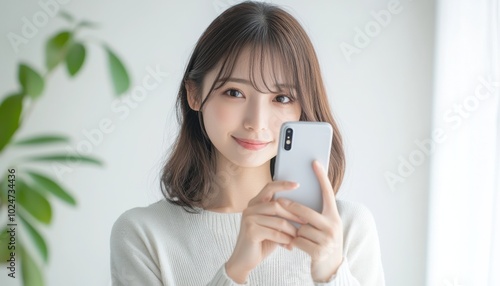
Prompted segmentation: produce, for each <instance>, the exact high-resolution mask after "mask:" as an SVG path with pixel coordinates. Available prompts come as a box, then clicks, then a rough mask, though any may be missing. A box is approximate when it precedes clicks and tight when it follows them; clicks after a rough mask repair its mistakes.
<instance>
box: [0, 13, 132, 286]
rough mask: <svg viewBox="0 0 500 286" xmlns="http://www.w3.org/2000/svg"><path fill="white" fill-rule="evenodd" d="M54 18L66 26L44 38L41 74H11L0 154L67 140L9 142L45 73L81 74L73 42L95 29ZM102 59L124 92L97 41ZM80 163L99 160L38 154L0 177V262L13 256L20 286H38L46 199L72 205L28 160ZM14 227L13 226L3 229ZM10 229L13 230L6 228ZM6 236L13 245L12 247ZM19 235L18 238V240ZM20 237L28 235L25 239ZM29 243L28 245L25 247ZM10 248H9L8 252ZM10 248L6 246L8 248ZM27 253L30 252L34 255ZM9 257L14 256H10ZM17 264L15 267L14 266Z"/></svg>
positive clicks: (120, 70) (123, 79)
mask: <svg viewBox="0 0 500 286" xmlns="http://www.w3.org/2000/svg"><path fill="white" fill-rule="evenodd" d="M60 16H62V17H63V18H65V19H66V20H67V21H68V23H69V26H70V27H69V28H68V29H65V30H62V31H60V32H58V33H57V34H55V35H54V36H52V37H51V38H49V39H48V40H47V42H46V46H45V68H46V72H45V73H44V74H43V75H41V74H40V73H39V72H38V71H36V70H35V69H34V68H32V67H30V66H29V65H27V64H26V63H20V64H19V66H18V70H17V75H18V80H19V84H20V90H19V91H16V92H13V93H11V94H9V95H7V96H6V97H5V98H4V100H3V101H2V102H1V104H0V155H2V153H5V150H6V149H7V147H12V148H34V149H37V148H39V147H41V146H43V145H52V144H61V143H69V138H68V137H67V136H64V135H57V134H38V135H35V136H31V137H29V138H19V139H17V138H16V140H15V141H13V139H14V137H15V136H14V135H15V134H16V132H18V131H19V129H20V128H21V127H22V126H23V122H24V121H25V120H26V116H27V115H28V114H29V112H28V111H29V110H26V109H25V108H24V106H25V104H26V102H27V101H29V102H30V105H29V107H28V108H29V109H32V108H33V106H34V103H35V102H36V101H37V100H39V99H40V97H41V96H42V95H43V90H44V86H45V82H46V81H47V80H48V78H49V77H50V74H51V72H52V71H53V70H54V69H56V68H57V67H58V66H60V65H64V66H65V67H66V70H67V72H68V74H69V76H70V77H75V76H76V75H77V74H78V72H79V71H80V70H81V68H82V66H83V64H84V62H85V59H86V48H85V43H84V41H83V40H81V39H79V38H78V33H79V31H80V30H81V29H86V28H94V27H96V25H95V24H94V23H91V22H88V21H79V22H77V21H76V20H75V19H74V18H73V17H72V16H71V15H69V14H68V13H65V12H61V13H60ZM101 45H102V47H103V48H104V51H105V52H106V54H107V56H108V66H109V70H110V74H111V81H112V84H113V87H114V91H115V94H116V95H117V96H119V95H122V94H123V93H124V92H126V91H127V90H128V88H129V86H130V80H129V76H128V73H127V71H126V69H125V66H124V65H123V64H122V62H121V60H120V59H119V58H118V57H117V55H116V54H115V53H114V52H113V51H112V50H111V48H109V46H108V45H106V44H104V43H102V44H101ZM68 160H69V161H70V162H81V163H86V164H91V165H102V162H101V161H100V160H99V159H96V158H93V157H89V156H82V155H79V154H70V155H68V154H65V152H63V151H61V152H60V153H52V154H40V155H35V156H29V157H23V158H18V159H16V160H13V162H11V163H10V164H9V167H8V168H7V170H6V171H5V173H2V174H1V175H2V177H1V178H0V209H1V210H2V212H1V213H2V214H4V211H3V210H4V209H6V210H7V215H8V221H7V223H6V225H5V226H3V227H0V229H1V233H0V263H3V264H5V263H7V266H6V267H7V268H8V267H9V265H10V262H9V259H12V258H11V257H14V260H15V261H14V262H15V271H16V272H15V274H14V275H15V277H16V278H17V276H18V270H17V269H19V268H20V269H21V273H22V280H23V284H24V285H30V286H42V285H44V282H43V274H42V271H41V270H40V269H41V267H40V265H39V263H37V262H36V260H37V259H36V257H37V254H38V256H39V257H41V260H42V261H43V263H45V264H46V263H48V261H49V249H48V247H47V243H46V239H45V238H44V237H43V235H41V234H40V231H39V228H40V227H41V226H44V225H49V224H50V223H51V221H52V206H51V200H52V199H54V198H55V199H59V200H61V201H63V202H65V203H67V204H69V205H72V206H76V200H75V198H74V197H73V196H72V195H71V194H70V192H68V191H67V190H66V188H65V187H63V186H62V185H60V184H59V183H57V182H56V181H55V180H54V179H52V178H51V177H50V175H48V174H43V173H41V172H39V171H35V170H33V169H29V167H27V165H28V164H29V163H32V162H42V163H43V162H45V163H49V162H67V161H68ZM9 223H10V224H15V225H9ZM19 227H21V229H23V230H25V231H26V236H24V235H22V236H21V235H18V234H16V232H18V231H19V229H18V228H19ZM13 228H14V229H15V231H14V232H13V231H12V229H13ZM12 233H13V234H14V243H15V244H12V243H11V242H12V239H11V236H12ZM21 237H23V239H21ZM24 237H29V238H30V239H29V241H30V242H28V241H26V240H25V239H24ZM28 243H31V245H32V246H33V247H31V248H30V247H27V245H28ZM12 246H14V247H15V248H12ZM9 247H10V248H9ZM30 249H35V250H36V252H38V253H37V254H35V253H32V252H33V251H32V250H30ZM12 254H14V256H12ZM19 266H20V267H19Z"/></svg>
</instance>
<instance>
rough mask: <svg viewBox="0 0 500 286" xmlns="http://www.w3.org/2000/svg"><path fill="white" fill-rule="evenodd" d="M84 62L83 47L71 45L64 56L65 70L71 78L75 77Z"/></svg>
mask: <svg viewBox="0 0 500 286" xmlns="http://www.w3.org/2000/svg"><path fill="white" fill-rule="evenodd" d="M84 61H85V46H84V45H82V44H81V43H73V44H71V46H70V47H69V50H68V54H67V55H66V68H67V69H68V72H69V74H70V75H71V76H75V75H76V74H77V73H78V71H79V70H80V68H81V67H82V65H83V62H84Z"/></svg>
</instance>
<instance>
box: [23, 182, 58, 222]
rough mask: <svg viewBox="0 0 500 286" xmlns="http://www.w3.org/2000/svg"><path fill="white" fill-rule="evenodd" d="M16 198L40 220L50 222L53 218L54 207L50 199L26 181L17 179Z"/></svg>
mask: <svg viewBox="0 0 500 286" xmlns="http://www.w3.org/2000/svg"><path fill="white" fill-rule="evenodd" d="M16 200H17V203H18V204H19V205H21V206H22V207H23V209H24V210H26V211H27V212H28V213H29V214H30V215H32V216H33V217H34V218H35V219H37V220H38V221H40V222H42V223H45V224H49V223H50V221H51V220H52V207H51V206H50V203H49V201H48V200H47V199H46V198H45V197H44V196H42V195H41V194H40V192H38V191H36V190H35V189H34V188H33V187H31V186H30V185H28V184H26V182H24V181H21V180H19V179H18V180H17V190H16Z"/></svg>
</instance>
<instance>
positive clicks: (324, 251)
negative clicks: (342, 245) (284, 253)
mask: <svg viewBox="0 0 500 286" xmlns="http://www.w3.org/2000/svg"><path fill="white" fill-rule="evenodd" d="M291 245H292V246H294V247H298V248H300V249H301V250H303V251H304V252H306V253H308V254H309V255H310V256H311V259H312V260H315V261H321V260H324V259H327V258H329V257H330V256H332V255H334V254H335V252H337V251H340V249H338V248H335V247H334V246H331V245H328V246H327V247H320V246H319V245H318V244H316V243H314V242H312V241H310V240H308V239H305V238H303V237H296V238H295V239H294V240H293V241H292V243H291Z"/></svg>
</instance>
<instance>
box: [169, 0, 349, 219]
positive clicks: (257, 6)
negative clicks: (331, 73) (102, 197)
mask: <svg viewBox="0 0 500 286" xmlns="http://www.w3.org/2000/svg"><path fill="white" fill-rule="evenodd" d="M245 47H250V53H251V54H250V58H251V59H259V60H260V62H261V65H260V68H261V69H262V68H263V62H264V57H265V56H266V55H267V57H268V58H269V59H270V60H271V62H272V63H273V66H276V68H281V70H282V71H283V74H284V75H285V79H286V80H287V81H286V82H288V83H294V85H295V86H294V88H295V91H292V90H290V92H292V93H293V92H294V93H296V94H295V97H296V98H297V100H298V102H299V103H300V105H301V108H302V112H301V115H300V121H321V122H328V123H330V124H331V125H332V127H333V139H332V149H331V155H330V166H329V170H328V178H329V179H330V182H331V183H332V187H333V190H334V192H335V193H337V191H338V190H339V188H340V185H341V183H342V179H343V176H344V170H345V156H344V150H343V145H342V138H341V136H340V132H339V129H338V127H337V125H336V123H335V121H334V119H333V116H332V113H331V111H330V105H329V103H328V97H327V95H326V91H325V87H324V84H323V80H322V77H321V71H320V67H319V63H318V59H317V57H316V53H315V51H314V48H313V46H312V43H311V41H310V39H309V37H308V36H307V34H306V32H305V31H304V29H303V28H302V27H301V25H300V24H299V23H298V22H297V20H296V19H295V18H294V17H293V16H291V15H290V14H289V13H287V12H285V11H284V10H282V9H281V8H279V7H277V6H274V5H270V4H267V3H262V2H253V1H247V2H243V3H240V4H237V5H235V6H232V7H230V8H229V9H227V10H226V11H224V12H223V13H222V14H221V15H219V16H218V17H217V18H216V19H215V20H214V21H213V22H212V23H211V24H210V26H208V28H207V29H206V30H205V32H204V33H203V34H202V35H201V37H200V39H199V40H198V42H197V43H196V46H195V49H194V51H193V53H192V55H191V59H190V60H189V63H188V65H187V67H186V71H185V73H184V77H183V80H182V82H181V84H180V87H179V93H178V95H177V102H176V111H177V121H178V123H179V125H180V126H181V127H180V131H179V135H178V137H177V138H176V141H175V142H174V144H173V145H172V152H171V153H170V155H169V157H168V159H167V161H166V164H165V166H164V168H163V171H162V176H161V182H160V183H161V186H160V187H161V190H162V193H163V195H164V196H165V198H166V199H167V200H168V201H169V202H171V203H174V204H176V205H180V206H182V207H183V208H184V209H185V210H186V211H188V212H196V210H195V209H194V207H202V206H203V204H204V203H205V200H207V198H208V197H209V195H210V193H211V192H213V191H214V190H213V180H214V177H215V173H214V170H216V166H215V150H214V149H215V147H214V146H213V145H212V143H211V142H210V139H209V138H208V136H207V134H206V131H205V127H204V124H203V117H202V107H203V104H204V103H205V102H206V100H207V99H208V96H209V95H210V94H211V93H212V91H213V90H215V89H217V88H219V87H220V86H222V85H224V79H227V78H228V77H229V76H230V75H231V72H232V70H233V67H234V65H235V62H236V60H237V59H238V56H239V54H240V52H241V50H242V49H243V48H245ZM219 66H220V70H219V72H218V75H217V77H216V79H215V81H214V82H213V83H211V84H212V86H211V88H210V90H209V91H208V94H207V96H206V98H205V99H204V100H203V102H202V104H201V107H200V109H199V110H200V111H196V110H193V109H191V108H190V106H189V103H188V99H187V96H188V92H187V89H186V85H188V86H190V87H191V86H192V87H193V88H194V90H196V91H197V92H196V95H195V96H196V99H195V100H196V101H198V102H201V99H202V98H203V94H202V92H201V91H202V85H203V80H204V78H205V75H206V74H207V73H208V72H209V71H211V70H213V69H214V68H216V67H217V68H218V67H219ZM252 68H253V66H251V69H252ZM273 68H274V67H273ZM250 74H251V75H252V74H253V73H252V72H251V73H250ZM220 79H222V82H221V83H220V85H218V86H216V83H217V82H218V81H219V80H220ZM251 80H252V84H253V85H254V87H256V84H255V79H251ZM264 82H265V81H264ZM276 82H277V79H275V83H276ZM267 86H272V85H268V84H267V83H266V87H267ZM256 89H257V88H256ZM292 97H293V95H292ZM274 162H275V157H273V158H272V159H271V168H270V172H271V177H272V176H273V173H274Z"/></svg>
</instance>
